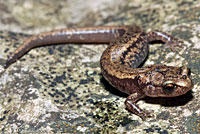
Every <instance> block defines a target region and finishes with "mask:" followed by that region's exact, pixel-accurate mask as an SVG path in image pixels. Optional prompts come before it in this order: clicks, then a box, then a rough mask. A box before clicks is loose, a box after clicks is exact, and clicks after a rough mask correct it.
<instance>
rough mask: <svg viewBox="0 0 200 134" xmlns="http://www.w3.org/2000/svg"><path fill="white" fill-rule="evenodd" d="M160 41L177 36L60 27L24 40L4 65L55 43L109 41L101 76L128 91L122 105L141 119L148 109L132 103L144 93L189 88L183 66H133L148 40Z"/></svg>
mask: <svg viewBox="0 0 200 134" xmlns="http://www.w3.org/2000/svg"><path fill="white" fill-rule="evenodd" d="M155 40H160V41H162V42H164V43H165V44H166V45H168V46H169V47H170V48H172V49H173V50H175V49H174V46H175V45H179V44H180V42H179V41H178V39H176V38H173V37H171V36H170V35H168V34H166V33H164V32H160V31H153V32H149V33H145V32H144V31H143V30H142V29H141V28H140V27H132V26H102V27H101V26H100V27H86V28H71V29H61V30H55V31H51V32H46V33H41V34H38V35H35V36H32V37H30V38H29V39H27V40H26V41H25V42H24V43H23V44H22V45H20V46H19V48H17V49H16V50H15V52H14V54H13V55H12V56H11V57H10V58H9V59H8V60H7V62H6V63H5V65H4V67H5V68H8V67H9V66H10V65H11V64H12V63H13V62H15V61H16V60H17V59H18V58H20V57H21V56H23V55H24V54H25V53H26V52H27V51H29V50H30V49H32V48H34V47H37V46H43V45H49V44H58V43H78V44H80V43H98V44H99V43H110V45H109V46H108V48H107V49H106V50H105V51H104V52H103V54H102V56H101V60H100V64H101V70H102V73H103V76H104V77H105V79H107V80H108V82H109V83H110V84H111V85H113V86H114V87H116V88H117V89H119V90H120V91H122V92H124V93H126V94H129V96H128V97H127V99H126V101H125V105H126V108H127V109H128V110H129V111H131V112H132V113H134V114H136V115H138V116H140V117H141V118H142V119H145V118H146V117H147V116H150V114H149V113H148V112H145V111H143V110H142V109H140V108H139V107H138V105H137V104H136V102H137V101H138V100H139V99H142V98H144V97H145V96H150V97H175V96H179V95H183V94H185V93H187V92H188V91H189V90H191V88H192V87H193V83H192V80H191V79H190V76H189V75H190V71H189V69H188V68H187V67H185V66H183V67H172V66H165V65H151V66H146V67H143V68H137V67H138V66H139V65H140V64H141V63H142V62H143V61H144V59H145V58H146V56H147V54H148V49H149V42H151V41H155Z"/></svg>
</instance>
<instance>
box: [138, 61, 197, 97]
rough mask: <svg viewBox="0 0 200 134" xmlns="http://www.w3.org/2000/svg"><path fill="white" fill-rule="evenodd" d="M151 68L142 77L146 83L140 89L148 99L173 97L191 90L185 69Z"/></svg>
mask: <svg viewBox="0 0 200 134" xmlns="http://www.w3.org/2000/svg"><path fill="white" fill-rule="evenodd" d="M151 67H152V70H151V71H149V72H148V73H145V75H144V76H145V77H146V81H145V84H144V83H143V87H142V88H141V89H142V90H143V92H144V94H145V95H147V96H150V97H175V96H180V95H183V94H185V93H187V92H188V91H189V90H191V89H192V87H193V83H192V80H191V78H190V69H188V68H187V67H185V66H183V67H171V66H160V65H155V66H151ZM143 82H144V81H143ZM139 84H140V83H139Z"/></svg>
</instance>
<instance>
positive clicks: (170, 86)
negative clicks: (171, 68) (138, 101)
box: [162, 81, 176, 93]
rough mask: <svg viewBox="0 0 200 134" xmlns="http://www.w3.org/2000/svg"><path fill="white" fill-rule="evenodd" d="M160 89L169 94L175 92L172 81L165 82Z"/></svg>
mask: <svg viewBox="0 0 200 134" xmlns="http://www.w3.org/2000/svg"><path fill="white" fill-rule="evenodd" d="M162 87H163V89H164V91H165V92H166V93H171V92H173V91H174V90H175V88H176V85H175V84H174V83H173V82H172V81H165V82H164V83H163V86H162Z"/></svg>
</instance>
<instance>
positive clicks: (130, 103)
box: [125, 92, 152, 120]
mask: <svg viewBox="0 0 200 134" xmlns="http://www.w3.org/2000/svg"><path fill="white" fill-rule="evenodd" d="M144 97H145V95H144V94H143V93H140V92H136V93H133V94H131V95H129V96H128V97H127V99H126V101H125V105H126V108H127V109H128V110H129V111H130V112H132V113H134V114H136V115H138V116H139V117H141V118H142V120H145V119H146V117H152V116H151V114H150V112H147V111H144V110H142V109H140V108H139V107H138V105H137V104H136V102H137V101H138V100H139V99H142V98H144Z"/></svg>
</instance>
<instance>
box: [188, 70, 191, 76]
mask: <svg viewBox="0 0 200 134" xmlns="http://www.w3.org/2000/svg"><path fill="white" fill-rule="evenodd" d="M187 75H188V76H190V75H191V70H190V69H189V68H188V73H187Z"/></svg>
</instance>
